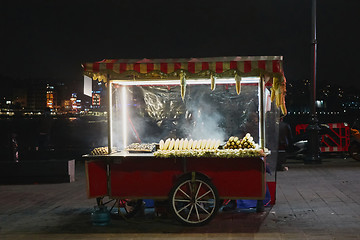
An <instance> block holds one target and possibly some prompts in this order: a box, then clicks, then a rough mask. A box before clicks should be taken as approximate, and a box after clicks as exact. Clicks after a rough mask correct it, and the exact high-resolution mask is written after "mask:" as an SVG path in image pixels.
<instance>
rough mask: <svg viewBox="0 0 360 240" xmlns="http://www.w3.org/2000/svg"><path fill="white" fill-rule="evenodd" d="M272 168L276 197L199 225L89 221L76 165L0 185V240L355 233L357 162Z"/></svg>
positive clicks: (359, 219) (359, 220)
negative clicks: (58, 173)
mask: <svg viewBox="0 0 360 240" xmlns="http://www.w3.org/2000/svg"><path fill="white" fill-rule="evenodd" d="M287 166H288V167H289V171H286V172H278V174H277V181H278V185H277V201H276V204H275V205H274V206H273V207H267V208H266V209H265V210H266V211H265V212H264V213H261V214H258V213H254V212H246V211H234V212H219V213H218V215H217V216H216V217H215V218H214V220H213V221H212V222H210V224H208V225H206V226H203V227H196V228H194V227H184V226H182V225H180V224H178V223H177V222H176V221H175V220H173V219H172V218H156V217H150V218H149V217H147V218H144V217H138V218H135V219H132V220H131V221H124V220H112V222H111V224H110V225H109V226H106V227H95V226H92V224H91V219H90V214H91V211H92V209H93V206H94V205H95V200H94V199H87V197H86V182H85V172H84V165H83V163H77V169H76V170H77V171H76V181H75V182H73V183H64V184H41V185H0V193H1V198H0V239H2V240H4V239H66V238H67V239H196V240H200V239H222V240H223V239H239V238H241V239H317V240H318V239H360V192H359V189H360V162H356V161H355V160H352V159H324V160H323V164H320V165H304V164H303V163H302V162H300V161H296V160H294V161H289V163H288V164H287Z"/></svg>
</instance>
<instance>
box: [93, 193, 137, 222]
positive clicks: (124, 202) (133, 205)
mask: <svg viewBox="0 0 360 240" xmlns="http://www.w3.org/2000/svg"><path fill="white" fill-rule="evenodd" d="M96 202H97V205H98V206H106V207H107V208H108V210H109V212H110V214H111V215H112V216H124V217H125V218H131V217H134V216H135V215H136V214H137V213H138V212H139V211H140V210H141V208H142V204H143V201H142V199H136V200H132V199H111V198H108V197H99V198H97V199H96Z"/></svg>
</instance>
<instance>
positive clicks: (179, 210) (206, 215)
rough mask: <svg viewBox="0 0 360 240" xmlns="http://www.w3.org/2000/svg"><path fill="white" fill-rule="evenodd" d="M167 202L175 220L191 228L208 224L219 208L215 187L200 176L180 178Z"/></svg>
mask: <svg viewBox="0 0 360 240" xmlns="http://www.w3.org/2000/svg"><path fill="white" fill-rule="evenodd" d="M169 200H170V208H171V211H172V212H173V214H174V215H175V218H176V219H177V220H178V221H180V222H181V223H183V224H186V225H191V226H200V225H204V224H206V223H208V222H209V221H210V220H211V219H212V218H213V217H214V216H215V214H216V212H217V211H218V209H219V206H220V200H219V197H218V193H217V190H216V188H215V186H214V185H213V184H212V183H211V182H210V180H209V179H208V178H206V177H203V176H200V175H198V176H196V177H191V176H185V177H183V178H181V179H180V180H179V181H178V182H177V184H175V186H174V187H173V189H172V191H171V192H170V195H169Z"/></svg>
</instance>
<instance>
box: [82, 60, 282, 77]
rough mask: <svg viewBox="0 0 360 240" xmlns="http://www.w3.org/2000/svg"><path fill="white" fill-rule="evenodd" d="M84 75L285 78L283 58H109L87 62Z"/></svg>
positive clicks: (84, 65)
mask: <svg viewBox="0 0 360 240" xmlns="http://www.w3.org/2000/svg"><path fill="white" fill-rule="evenodd" d="M83 69H84V74H85V75H88V76H89V77H95V78H98V77H99V78H101V80H105V81H106V79H119V78H133V77H134V76H135V77H137V78H142V79H146V78H158V77H161V78H172V77H176V76H178V75H179V73H180V72H184V73H185V74H186V75H187V76H188V77H192V78H199V77H210V75H214V76H216V77H221V76H227V75H229V76H231V75H233V74H234V73H237V74H238V75H240V76H245V75H246V76H250V75H259V74H265V75H282V74H283V68H282V56H256V57H253V56H250V57H216V58H190V59H146V58H145V59H141V60H138V59H105V60H102V61H99V62H92V63H84V64H83Z"/></svg>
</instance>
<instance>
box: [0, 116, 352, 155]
mask: <svg viewBox="0 0 360 240" xmlns="http://www.w3.org/2000/svg"><path fill="white" fill-rule="evenodd" d="M357 117H358V116H357V115H354V114H347V115H318V119H319V123H337V122H346V123H348V124H349V126H352V124H353V122H354V121H355V119H356V118H357ZM284 121H285V122H288V123H289V124H290V125H291V128H292V131H293V136H294V135H295V127H296V125H297V124H303V123H308V122H309V116H308V115H302V116H299V115H293V116H291V115H288V116H286V117H285V119H284ZM12 139H15V140H16V143H17V145H18V146H17V151H18V159H19V161H28V160H43V159H81V156H82V155H83V154H88V153H90V151H91V150H92V149H93V148H95V147H100V146H106V145H107V121H106V118H105V117H95V116H82V117H63V116H57V117H44V116H39V117H16V116H15V117H9V118H0V161H13V160H14V151H13V150H14V147H13V144H12V142H11V140H12Z"/></svg>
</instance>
